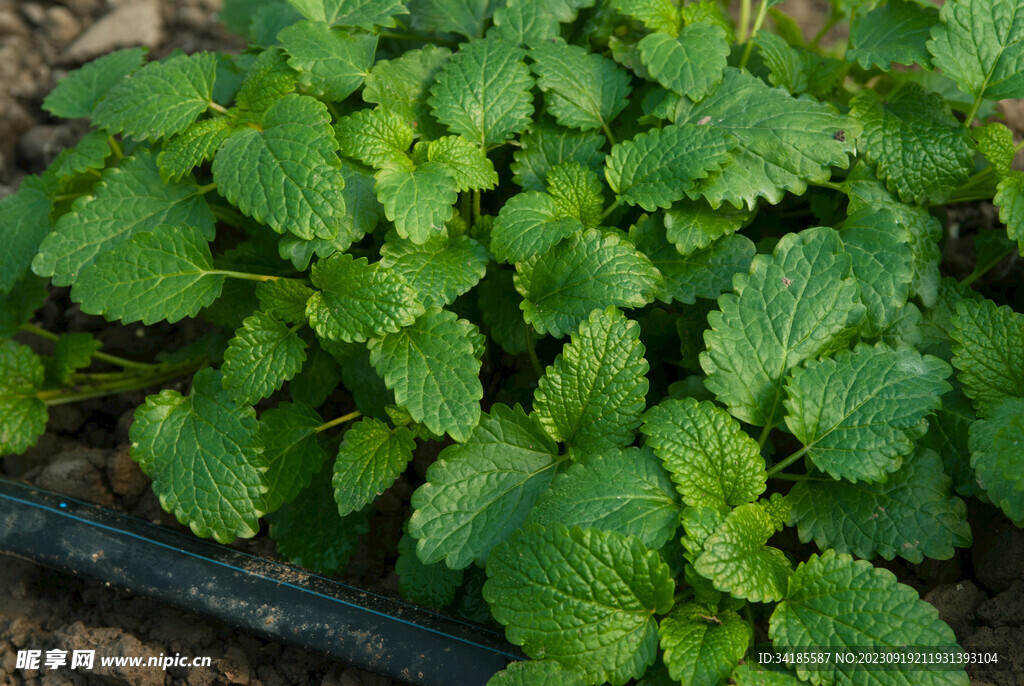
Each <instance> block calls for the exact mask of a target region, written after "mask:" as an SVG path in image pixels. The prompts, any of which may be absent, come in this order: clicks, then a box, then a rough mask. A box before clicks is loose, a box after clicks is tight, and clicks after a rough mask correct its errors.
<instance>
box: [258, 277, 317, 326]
mask: <svg viewBox="0 0 1024 686" xmlns="http://www.w3.org/2000/svg"><path fill="white" fill-rule="evenodd" d="M314 292H315V291H314V290H313V289H312V288H310V287H309V286H307V285H305V284H304V283H302V282H301V281H295V280H292V279H274V280H273V281H261V282H260V283H258V284H256V297H257V298H259V301H260V309H261V310H263V311H264V312H266V313H267V314H269V315H270V316H272V317H274V318H276V319H279V320H281V321H282V322H285V323H287V324H298V323H299V322H304V321H306V303H308V302H309V299H310V297H311V296H312V295H313V293H314Z"/></svg>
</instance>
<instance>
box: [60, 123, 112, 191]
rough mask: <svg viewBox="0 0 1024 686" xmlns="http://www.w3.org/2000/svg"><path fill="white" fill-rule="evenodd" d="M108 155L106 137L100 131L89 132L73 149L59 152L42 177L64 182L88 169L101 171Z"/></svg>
mask: <svg viewBox="0 0 1024 686" xmlns="http://www.w3.org/2000/svg"><path fill="white" fill-rule="evenodd" d="M110 153H111V150H110V144H109V143H108V142H107V135H106V134H105V133H103V132H102V131H90V132H89V133H87V134H86V135H85V136H84V137H83V138H82V140H80V141H78V145H76V146H75V147H73V148H65V149H64V150H61V151H60V154H59V155H57V157H56V158H54V160H53V162H51V163H50V166H49V167H47V168H46V172H44V175H45V176H47V177H49V178H52V179H59V180H61V181H64V180H66V179H70V178H72V177H73V176H76V175H77V174H81V173H83V172H87V171H89V170H90V169H103V167H104V165H105V164H106V162H107V158H108V157H110Z"/></svg>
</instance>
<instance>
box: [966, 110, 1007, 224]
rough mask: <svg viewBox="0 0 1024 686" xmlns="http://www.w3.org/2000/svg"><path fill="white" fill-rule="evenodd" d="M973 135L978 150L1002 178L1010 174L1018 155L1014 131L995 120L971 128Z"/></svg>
mask: <svg viewBox="0 0 1024 686" xmlns="http://www.w3.org/2000/svg"><path fill="white" fill-rule="evenodd" d="M971 137H972V138H974V141H975V143H977V145H978V152H980V153H981V154H983V155H984V156H985V159H987V160H988V163H989V164H991V165H992V169H994V170H995V172H996V174H997V175H998V176H999V177H1000V178H1001V179H1003V178H1005V177H1006V176H1009V175H1010V169H1011V168H1012V166H1013V158H1014V157H1016V156H1017V151H1016V150H1015V149H1014V148H1015V146H1014V144H1013V131H1011V130H1010V129H1008V128H1006V125H1004V124H1000V123H999V122H993V123H991V124H985V125H984V126H979V127H977V128H974V129H971ZM997 204H998V203H997Z"/></svg>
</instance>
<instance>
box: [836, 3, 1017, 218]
mask: <svg viewBox="0 0 1024 686" xmlns="http://www.w3.org/2000/svg"><path fill="white" fill-rule="evenodd" d="M1022 18H1024V15H1022ZM850 106H851V109H850V116H852V117H854V118H855V119H857V120H858V121H859V122H860V123H861V124H863V126H864V133H863V136H862V138H861V139H860V140H861V143H862V147H863V149H864V155H865V158H866V159H867V160H868V162H870V163H872V164H874V165H876V167H877V169H878V175H879V177H881V178H882V179H884V180H885V182H886V185H887V186H888V187H889V190H891V191H892V192H893V193H898V194H899V196H900V198H901V199H902V200H903V201H905V202H910V203H925V204H933V203H938V202H942V201H943V200H944V199H945V198H946V197H947V196H948V195H949V193H950V192H952V191H953V190H954V189H956V188H957V187H958V186H960V185H961V184H962V183H963V182H964V181H966V180H967V177H968V176H970V174H971V172H972V171H973V170H974V159H973V156H972V155H971V150H970V147H969V146H968V140H969V138H970V137H969V135H968V133H967V130H966V129H965V128H964V126H963V124H961V123H960V121H959V120H958V119H957V118H956V117H954V116H953V113H952V111H951V110H950V109H949V105H947V104H946V102H945V101H944V100H943V99H942V98H941V97H940V96H939V95H937V94H935V93H932V92H930V91H927V90H925V89H924V88H922V87H921V86H919V85H917V84H916V83H905V84H903V85H901V86H899V87H898V88H897V89H896V90H895V91H894V92H892V93H890V94H889V95H887V96H886V100H885V102H882V99H881V98H880V97H879V96H878V95H877V94H875V93H874V91H871V90H864V91H861V92H860V93H858V94H857V95H856V96H855V97H854V98H853V100H852V101H851V103H850Z"/></svg>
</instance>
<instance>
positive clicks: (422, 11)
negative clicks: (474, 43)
mask: <svg viewBox="0 0 1024 686" xmlns="http://www.w3.org/2000/svg"><path fill="white" fill-rule="evenodd" d="M408 4H409V12H410V13H411V14H412V26H413V28H414V29H417V30H419V31H427V32H437V33H458V34H461V35H463V36H465V37H466V38H469V39H473V38H478V37H480V36H482V35H483V29H484V24H485V22H486V21H487V19H488V18H489V17H490V16H491V14H492V13H493V12H494V9H495V8H496V7H498V6H499V3H498V2H495V0H409V3H408Z"/></svg>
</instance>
